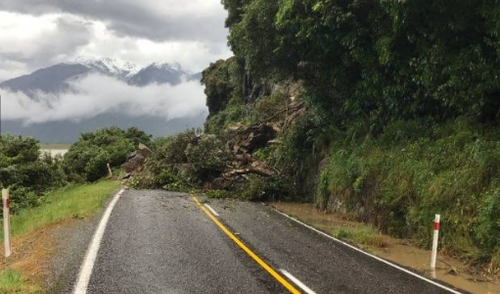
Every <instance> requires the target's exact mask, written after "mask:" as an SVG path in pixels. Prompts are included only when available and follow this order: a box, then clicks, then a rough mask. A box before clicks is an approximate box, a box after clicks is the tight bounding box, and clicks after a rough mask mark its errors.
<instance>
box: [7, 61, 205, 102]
mask: <svg viewBox="0 0 500 294" xmlns="http://www.w3.org/2000/svg"><path fill="white" fill-rule="evenodd" d="M90 73H99V74H102V75H106V76H111V77H115V78H117V79H119V80H122V81H124V82H127V83H129V84H130V85H134V86H138V87H144V86H147V85H149V84H153V83H156V84H171V85H176V84H179V83H180V82H181V81H182V80H183V79H187V80H199V74H194V75H193V74H190V73H188V72H187V71H184V70H183V69H182V67H181V66H180V65H179V64H177V63H174V64H168V63H153V64H151V65H149V66H147V67H145V68H142V69H141V68H140V67H139V66H137V65H135V64H133V63H131V62H127V61H122V60H116V59H110V58H95V59H85V58H77V59H75V60H74V61H71V62H67V63H60V64H56V65H53V66H50V67H47V68H43V69H40V70H37V71H35V72H33V73H31V74H28V75H24V76H20V77H17V78H14V79H11V80H8V81H5V82H2V83H0V88H3V89H6V90H10V91H16V92H17V91H20V92H23V93H25V94H27V95H28V96H30V97H32V98H34V97H35V96H36V93H37V92H39V91H42V92H46V93H54V94H58V93H63V92H67V91H71V90H72V89H71V85H70V82H71V81H74V80H76V79H79V78H82V77H84V76H86V75H88V74H90Z"/></svg>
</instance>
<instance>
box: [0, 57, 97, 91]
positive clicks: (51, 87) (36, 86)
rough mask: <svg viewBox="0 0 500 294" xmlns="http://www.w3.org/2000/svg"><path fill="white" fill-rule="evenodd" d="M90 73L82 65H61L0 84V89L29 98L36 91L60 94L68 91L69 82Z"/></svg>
mask: <svg viewBox="0 0 500 294" xmlns="http://www.w3.org/2000/svg"><path fill="white" fill-rule="evenodd" d="M90 71H91V70H90V69H89V68H88V67H86V66H84V65H82V64H65V63H61V64H56V65H54V66H51V67H48V68H44V69H40V70H37V71H35V72H33V73H31V74H29V75H24V76H20V77H18V78H15V79H12V80H8V81H5V82H3V83H0V88H3V89H6V90H10V91H12V92H18V91H19V92H23V93H25V94H26V95H28V96H30V97H34V96H35V94H36V92H37V91H43V92H46V93H55V94H56V93H62V92H66V91H68V90H70V85H69V83H68V82H69V81H71V80H72V79H74V78H76V77H80V76H84V75H86V74H88V73H89V72H90Z"/></svg>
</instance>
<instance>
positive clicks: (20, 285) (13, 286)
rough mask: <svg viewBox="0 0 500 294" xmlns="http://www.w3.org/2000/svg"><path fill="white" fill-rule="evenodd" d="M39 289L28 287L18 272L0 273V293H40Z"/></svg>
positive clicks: (9, 270) (6, 271) (7, 271)
mask: <svg viewBox="0 0 500 294" xmlns="http://www.w3.org/2000/svg"><path fill="white" fill-rule="evenodd" d="M39 290H40V289H39V287H37V286H32V285H27V283H26V282H25V281H24V279H23V278H21V275H20V274H19V272H18V271H15V270H12V269H6V270H3V271H1V272H0V291H1V292H2V293H4V294H27V293H38V292H39Z"/></svg>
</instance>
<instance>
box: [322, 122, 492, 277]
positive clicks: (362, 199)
mask: <svg viewBox="0 0 500 294" xmlns="http://www.w3.org/2000/svg"><path fill="white" fill-rule="evenodd" d="M346 138H348V139H342V140H337V141H336V142H335V143H333V144H332V145H331V147H330V151H329V156H328V159H327V160H328V166H327V167H326V168H325V169H324V170H323V172H322V175H321V180H320V184H319V187H318V192H317V205H318V206H319V207H321V208H324V209H328V210H332V211H338V212H342V213H344V214H347V215H350V216H351V217H352V218H354V219H357V220H362V221H365V222H368V223H372V224H374V225H375V226H376V227H378V228H379V229H380V230H381V231H383V232H386V233H389V234H391V235H393V236H396V237H400V238H407V239H411V240H413V241H414V242H415V243H417V244H418V245H420V246H423V247H429V246H430V243H431V237H432V220H433V217H434V214H436V213H440V214H441V215H442V238H441V242H442V245H443V248H445V250H446V251H447V252H449V253H450V254H453V255H458V256H460V257H465V258H467V259H469V260H471V261H474V262H477V263H479V264H489V270H490V271H495V270H498V269H499V267H500V237H499V236H500V222H499V217H498V211H499V209H500V177H499V176H500V136H499V134H498V129H497V128H495V127H491V126H484V125H477V124H476V125H474V124H470V123H468V122H467V121H466V120H464V119H459V120H456V121H450V122H448V123H446V124H441V125H436V124H434V123H433V122H431V121H429V122H426V121H410V122H397V123H393V124H391V125H389V126H388V127H386V129H385V130H384V132H383V134H382V135H380V136H377V137H376V138H370V136H366V135H365V136H355V135H354V136H353V135H352V134H351V135H349V136H346Z"/></svg>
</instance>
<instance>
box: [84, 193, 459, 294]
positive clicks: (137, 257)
mask: <svg viewBox="0 0 500 294" xmlns="http://www.w3.org/2000/svg"><path fill="white" fill-rule="evenodd" d="M199 199H200V200H201V201H202V202H203V200H205V198H203V197H199ZM209 205H210V207H211V209H213V210H214V211H215V212H216V213H218V214H219V216H218V217H217V218H216V219H218V220H220V221H221V225H222V226H224V227H226V228H227V229H228V230H229V231H230V232H232V233H234V236H235V237H236V238H238V239H239V240H241V241H242V242H243V243H244V244H246V245H247V246H248V248H250V250H251V251H252V252H253V253H255V255H256V256H258V257H259V258H261V259H262V260H263V261H264V262H265V263H267V264H268V265H269V266H270V267H271V268H272V269H273V270H275V271H276V273H278V274H279V275H280V276H281V277H285V275H284V274H283V270H285V271H286V272H288V273H290V274H292V275H293V276H294V277H295V278H297V279H298V280H300V282H302V283H303V284H304V285H306V286H307V287H309V288H310V289H311V291H314V292H315V293H384V294H385V293H419V294H420V293H438V294H440V293H449V292H448V291H446V290H443V289H441V288H439V287H436V286H434V285H432V284H430V283H427V282H425V281H423V280H420V279H418V278H415V277H413V276H411V275H408V274H406V273H404V272H402V271H399V270H397V269H394V268H392V267H390V266H387V265H385V264H383V263H381V262H378V261H376V260H374V259H372V258H370V257H368V256H365V255H363V254H360V253H358V252H356V251H354V250H352V249H349V248H347V247H345V246H342V245H339V244H337V243H336V242H334V241H332V240H330V239H327V238H325V237H323V236H321V235H319V234H318V233H316V232H314V231H311V230H309V229H307V228H305V227H303V226H301V225H299V224H296V223H295V222H293V221H291V220H289V219H287V218H285V217H284V216H282V215H280V214H278V213H277V212H275V211H273V210H272V209H270V208H269V207H266V206H263V205H261V204H257V203H242V202H237V201H226V200H210V203H209ZM202 207H204V206H202ZM205 209H208V208H205ZM285 282H286V283H289V284H290V285H292V286H293V287H294V288H296V289H298V290H299V291H300V292H301V293H306V291H304V290H303V289H302V288H300V286H298V285H297V282H296V281H295V282H294V281H292V280H291V278H290V277H285ZM87 293H93V294H94V293H109V294H111V293H141V294H142V293H290V291H289V290H287V289H286V288H285V287H284V286H283V284H282V283H280V282H279V281H278V280H277V279H276V278H275V277H273V276H272V275H271V274H269V272H268V271H266V270H265V269H264V268H263V267H261V265H259V264H258V263H257V262H256V261H255V260H254V259H252V257H250V256H249V255H248V254H247V253H246V252H244V251H243V250H242V249H241V248H240V247H239V246H238V245H237V244H236V243H235V242H234V241H233V240H231V239H230V238H229V237H228V235H227V234H226V233H224V231H223V230H221V228H220V227H219V226H218V225H217V224H216V223H215V222H214V221H213V220H212V219H211V218H210V217H209V216H208V215H207V213H205V212H204V211H203V210H202V208H201V207H200V206H199V205H198V204H197V203H196V202H195V200H194V199H193V198H192V197H190V195H187V194H180V193H172V192H163V191H135V190H127V191H126V192H125V193H123V195H122V197H121V198H120V200H119V201H118V203H117V204H116V206H115V208H114V210H113V212H112V215H111V218H110V220H109V223H108V225H107V228H106V231H105V234H104V238H103V240H102V242H101V247H100V249H99V253H98V255H97V260H96V263H95V265H94V268H93V272H92V275H91V279H90V283H89V286H88V291H87Z"/></svg>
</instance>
